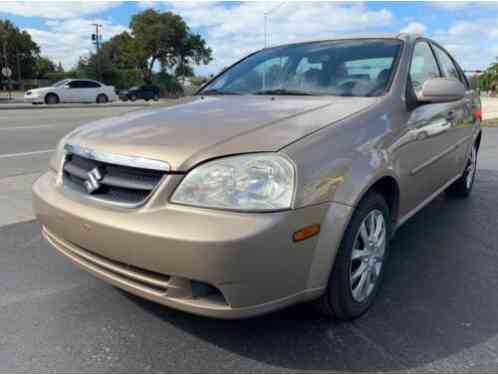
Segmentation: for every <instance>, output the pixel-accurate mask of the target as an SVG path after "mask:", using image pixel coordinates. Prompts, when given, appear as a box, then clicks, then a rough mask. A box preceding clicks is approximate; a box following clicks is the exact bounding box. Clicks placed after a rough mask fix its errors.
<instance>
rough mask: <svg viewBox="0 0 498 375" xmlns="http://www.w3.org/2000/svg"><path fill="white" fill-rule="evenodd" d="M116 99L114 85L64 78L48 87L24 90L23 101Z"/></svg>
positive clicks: (73, 101)
mask: <svg viewBox="0 0 498 375" xmlns="http://www.w3.org/2000/svg"><path fill="white" fill-rule="evenodd" d="M116 100H117V95H116V92H115V89H114V86H106V85H104V84H103V83H101V82H98V81H94V80H90V79H64V80H62V81H59V82H57V83H55V84H53V85H52V86H50V87H42V88H39V89H32V90H29V91H26V93H25V94H24V101H26V102H31V103H33V104H57V103H75V102H80V103H107V102H113V101H116Z"/></svg>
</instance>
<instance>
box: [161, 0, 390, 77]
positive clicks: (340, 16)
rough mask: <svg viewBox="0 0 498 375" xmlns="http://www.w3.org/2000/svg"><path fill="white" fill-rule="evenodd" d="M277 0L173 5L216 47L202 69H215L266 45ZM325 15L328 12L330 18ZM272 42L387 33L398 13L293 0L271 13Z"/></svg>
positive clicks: (171, 7) (351, 5) (169, 7)
mask: <svg viewBox="0 0 498 375" xmlns="http://www.w3.org/2000/svg"><path fill="white" fill-rule="evenodd" d="M275 5H276V3H271V2H242V3H236V4H230V5H228V6H227V5H221V4H219V3H214V2H203V3H192V2H174V3H168V4H167V5H166V6H165V9H171V10H173V11H174V12H176V13H179V14H180V15H181V16H182V17H184V18H185V19H186V21H187V23H188V24H189V25H190V26H191V27H192V28H195V29H197V30H202V31H203V34H204V36H205V38H206V40H207V44H208V45H209V46H210V47H211V48H212V49H213V55H214V56H213V57H214V61H213V62H212V63H211V64H210V66H209V67H208V68H207V69H206V68H201V69H197V70H198V71H200V72H207V71H208V72H215V71H217V70H219V69H221V68H223V67H224V66H226V65H228V64H231V63H233V62H235V61H236V60H238V59H240V58H241V57H243V56H244V55H246V54H248V53H249V52H252V51H254V50H257V49H259V48H262V47H263V45H264V14H265V12H267V11H269V10H271V9H274V8H275ZM324 15H326V16H325V17H324ZM268 19H269V22H268V24H269V27H268V28H269V35H270V40H271V43H272V44H282V43H289V42H297V41H304V40H313V39H325V38H331V37H333V36H334V35H338V34H344V33H353V32H355V33H357V32H366V31H370V30H376V31H382V29H383V27H384V26H386V25H388V24H390V23H391V21H392V19H393V16H392V13H391V12H390V11H388V10H386V9H381V10H378V11H373V10H369V9H367V7H366V6H365V5H364V4H362V3H353V4H343V3H334V2H287V3H285V4H284V5H282V6H280V7H279V8H278V9H277V10H275V11H274V12H272V13H271V14H270V15H269V17H268Z"/></svg>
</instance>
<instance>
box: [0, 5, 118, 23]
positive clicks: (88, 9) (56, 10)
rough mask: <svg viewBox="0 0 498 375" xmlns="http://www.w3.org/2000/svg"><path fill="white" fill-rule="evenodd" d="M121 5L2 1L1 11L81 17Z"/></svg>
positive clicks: (52, 16) (24, 15)
mask: <svg viewBox="0 0 498 375" xmlns="http://www.w3.org/2000/svg"><path fill="white" fill-rule="evenodd" d="M117 5H119V2H116V1H114V2H110V1H64V2H63V1H2V2H1V6H0V12H2V13H8V14H14V15H17V16H23V17H41V18H45V19H68V18H79V17H83V16H87V15H91V14H97V13H99V12H103V11H105V10H108V9H110V8H112V7H115V6H117Z"/></svg>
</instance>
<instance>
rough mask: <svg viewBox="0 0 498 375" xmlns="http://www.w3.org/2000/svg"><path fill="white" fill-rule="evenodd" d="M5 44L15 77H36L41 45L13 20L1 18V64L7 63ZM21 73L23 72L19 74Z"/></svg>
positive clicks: (8, 63)
mask: <svg viewBox="0 0 498 375" xmlns="http://www.w3.org/2000/svg"><path fill="white" fill-rule="evenodd" d="M4 46H5V50H6V54H7V65H8V66H9V67H10V69H11V70H12V72H13V75H12V77H13V79H17V78H18V77H19V76H21V77H22V78H35V75H36V72H35V66H36V60H37V59H38V58H39V54H40V47H39V46H38V45H37V44H36V43H35V42H34V41H33V40H32V39H31V35H29V33H27V32H26V31H21V30H20V29H19V28H18V27H17V26H16V25H14V24H13V23H12V22H10V21H8V20H5V21H2V20H0V57H1V58H0V65H2V66H3V65H5V60H4V56H3V52H4ZM19 73H21V74H19Z"/></svg>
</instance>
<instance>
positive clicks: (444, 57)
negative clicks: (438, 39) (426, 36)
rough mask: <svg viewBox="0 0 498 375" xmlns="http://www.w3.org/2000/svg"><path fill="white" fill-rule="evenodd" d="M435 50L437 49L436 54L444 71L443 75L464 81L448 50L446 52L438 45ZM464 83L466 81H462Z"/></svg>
mask: <svg viewBox="0 0 498 375" xmlns="http://www.w3.org/2000/svg"><path fill="white" fill-rule="evenodd" d="M434 50H435V51H436V56H437V59H438V60H439V63H440V64H441V70H442V71H443V75H444V76H445V77H446V78H453V79H456V80H458V81H462V78H461V77H460V74H458V69H457V67H456V66H455V64H454V63H453V61H452V60H451V58H450V57H449V56H448V54H447V53H446V52H444V51H443V50H442V49H441V48H439V47H438V46H434ZM462 83H464V82H462Z"/></svg>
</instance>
